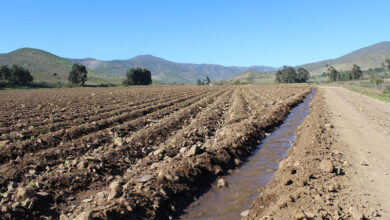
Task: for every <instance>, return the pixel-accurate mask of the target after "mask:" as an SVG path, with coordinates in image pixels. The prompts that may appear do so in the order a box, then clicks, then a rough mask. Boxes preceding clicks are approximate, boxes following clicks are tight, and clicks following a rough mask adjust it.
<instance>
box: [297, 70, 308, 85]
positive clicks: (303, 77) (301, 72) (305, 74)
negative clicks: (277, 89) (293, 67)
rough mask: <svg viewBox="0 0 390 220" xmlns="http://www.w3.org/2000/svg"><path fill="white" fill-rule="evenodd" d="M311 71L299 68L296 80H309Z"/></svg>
mask: <svg viewBox="0 0 390 220" xmlns="http://www.w3.org/2000/svg"><path fill="white" fill-rule="evenodd" d="M309 77H310V73H309V71H307V70H306V69H304V68H302V67H300V68H298V69H297V79H296V80H295V81H296V82H307V80H309Z"/></svg>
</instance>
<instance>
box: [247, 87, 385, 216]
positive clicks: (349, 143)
mask: <svg viewBox="0 0 390 220" xmlns="http://www.w3.org/2000/svg"><path fill="white" fill-rule="evenodd" d="M389 159H390V105H389V104H386V103H383V102H380V101H378V100H375V99H372V98H369V97H366V96H363V95H360V94H358V93H355V92H352V91H350V90H347V89H344V88H334V87H321V88H319V89H318V93H317V95H316V97H315V98H314V100H313V102H312V103H311V108H310V113H309V116H308V117H307V119H306V120H305V121H304V122H303V123H302V124H301V126H300V127H299V129H298V131H297V139H296V141H295V142H294V144H293V146H292V147H291V148H290V149H289V151H288V154H287V156H286V158H285V159H283V160H282V161H281V163H280V164H279V169H278V171H277V172H276V173H275V175H274V177H273V178H272V180H271V181H270V182H269V183H268V184H267V186H266V187H265V188H264V189H261V190H260V192H261V193H260V195H259V196H258V198H257V199H256V200H255V201H254V202H253V204H252V205H251V207H250V210H249V212H248V215H247V216H246V217H245V219H356V220H360V219H386V220H387V219H390V187H389V186H390V176H389V175H388V173H390V162H389Z"/></svg>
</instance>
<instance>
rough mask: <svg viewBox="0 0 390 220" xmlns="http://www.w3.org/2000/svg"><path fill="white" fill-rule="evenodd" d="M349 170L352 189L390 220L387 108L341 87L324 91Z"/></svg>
mask: <svg viewBox="0 0 390 220" xmlns="http://www.w3.org/2000/svg"><path fill="white" fill-rule="evenodd" d="M321 90H322V91H323V93H324V97H325V101H326V103H327V104H328V106H329V107H330V111H331V115H330V119H331V122H332V123H333V124H334V127H335V134H336V139H337V140H338V141H339V142H340V143H344V144H345V148H342V151H343V154H344V155H345V159H346V161H348V163H350V164H351V167H349V169H350V170H351V171H352V172H350V173H351V175H350V178H351V186H352V187H354V188H353V189H352V190H353V191H354V192H356V193H359V194H360V195H361V196H362V197H363V201H365V200H367V202H368V203H373V204H380V205H381V207H382V209H383V211H382V213H381V215H382V218H383V219H390V175H389V173H390V105H389V104H387V103H384V102H381V101H377V100H375V99H372V98H369V97H366V96H364V95H360V94H358V93H355V92H352V91H350V90H348V89H344V88H323V89H321Z"/></svg>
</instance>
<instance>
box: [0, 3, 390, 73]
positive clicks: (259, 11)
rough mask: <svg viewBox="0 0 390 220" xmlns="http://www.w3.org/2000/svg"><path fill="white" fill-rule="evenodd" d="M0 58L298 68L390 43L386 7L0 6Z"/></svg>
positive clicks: (365, 5) (192, 4)
mask: <svg viewBox="0 0 390 220" xmlns="http://www.w3.org/2000/svg"><path fill="white" fill-rule="evenodd" d="M2 8H3V9H4V10H2V13H0V25H1V27H2V30H3V31H2V34H1V35H0V42H2V43H1V44H0V53H6V52H10V51H12V50H15V49H18V48H21V47H32V48H40V49H43V50H46V51H50V52H52V53H55V54H57V55H59V56H61V57H69V58H84V57H94V58H98V59H103V60H113V59H127V58H131V57H134V56H137V55H140V54H152V55H155V56H158V57H162V58H165V59H168V60H173V61H177V62H184V63H215V64H222V65H227V66H231V65H235V66H250V65H271V66H281V65H284V64H287V65H299V64H304V63H309V62H314V61H319V60H324V59H329V58H335V57H338V56H341V55H344V54H345V53H348V52H350V51H352V50H355V49H356V48H360V47H363V46H368V45H371V44H374V43H377V42H381V41H384V40H388V36H390V29H388V28H386V27H387V26H388V21H389V20H390V13H388V9H389V8H390V2H389V1H386V0H375V1H364V0H345V1H335V0H326V1H325V0H319V1H311V0H300V1H290V0H285V1H282V0H278V1H226V0H224V1H222V0H221V1H200V0H199V1H191V2H190V1H179V0H177V1H174V0H167V1H157V0H156V1H151V0H143V1H136V0H134V1H104V2H103V1H92V0H90V1H87V0H86V1H62V2H59V1H49V0H47V1H42V0H37V1H28V0H21V1H11V0H5V1H2Z"/></svg>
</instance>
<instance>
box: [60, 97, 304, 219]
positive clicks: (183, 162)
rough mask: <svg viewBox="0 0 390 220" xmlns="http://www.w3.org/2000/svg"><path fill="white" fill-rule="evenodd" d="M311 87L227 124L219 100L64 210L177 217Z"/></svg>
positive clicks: (72, 213) (224, 104) (70, 213)
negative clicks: (266, 111) (259, 113)
mask: <svg viewBox="0 0 390 220" xmlns="http://www.w3.org/2000/svg"><path fill="white" fill-rule="evenodd" d="M309 92H310V91H309V90H306V91H303V92H302V90H301V92H300V93H299V95H297V96H294V97H292V98H290V99H288V100H285V101H284V102H283V103H279V104H278V105H276V106H275V107H274V108H273V109H272V110H271V112H270V113H269V114H267V115H263V116H262V117H261V118H252V119H246V120H243V121H241V122H238V123H235V124H232V125H230V126H229V125H226V126H225V123H226V121H227V120H228V118H229V117H228V114H226V113H228V112H229V109H231V106H232V103H231V102H230V104H227V103H229V102H226V101H222V99H221V100H219V101H216V102H215V103H214V105H213V106H210V108H208V109H207V111H204V112H202V113H201V114H200V115H199V116H198V118H197V120H196V121H194V122H193V123H191V124H190V126H188V127H186V128H183V129H182V130H180V131H179V132H177V134H176V135H175V136H173V137H172V138H170V139H168V140H167V141H166V142H165V143H164V144H162V145H161V146H160V147H159V148H158V149H157V150H155V151H154V152H153V153H151V154H150V155H148V156H147V157H145V158H143V159H142V160H141V161H139V163H137V164H136V165H134V166H132V168H131V169H129V171H128V172H126V173H125V175H124V177H119V176H118V177H117V178H114V179H113V180H111V183H110V185H109V186H108V187H107V188H106V190H103V191H100V192H99V193H97V194H96V196H84V197H82V198H80V200H79V201H77V202H79V203H77V202H76V204H77V206H76V208H75V209H72V210H67V211H68V212H65V214H67V215H66V216H67V217H70V218H74V217H76V215H79V216H85V215H87V216H92V217H95V218H135V219H136V218H147V219H159V218H168V217H169V216H171V217H174V216H175V215H176V214H177V213H178V212H180V210H182V209H183V208H184V207H185V205H186V204H188V203H189V202H190V201H191V200H192V199H193V196H194V195H196V194H197V193H198V192H200V191H202V189H203V188H204V187H205V186H207V184H209V183H210V181H212V180H213V179H215V178H216V177H217V176H218V175H222V174H223V173H226V172H227V170H228V169H231V168H233V167H235V166H238V165H239V164H240V163H241V161H242V160H243V159H244V158H245V157H246V156H248V155H249V154H250V152H251V150H252V146H254V145H255V144H256V143H257V141H258V140H259V137H263V136H264V132H265V131H269V130H271V129H272V128H273V127H274V126H275V125H276V124H279V123H281V122H282V121H283V119H284V118H285V117H286V115H287V114H288V112H289V109H290V108H291V107H292V106H294V105H296V104H297V103H299V102H301V101H302V100H303V98H304V97H305V95H307V94H308V93H309ZM222 98H223V99H224V97H222ZM213 113H214V114H213ZM201 127H203V128H204V129H199V128H201ZM68 207H70V206H68ZM63 217H65V215H63Z"/></svg>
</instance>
